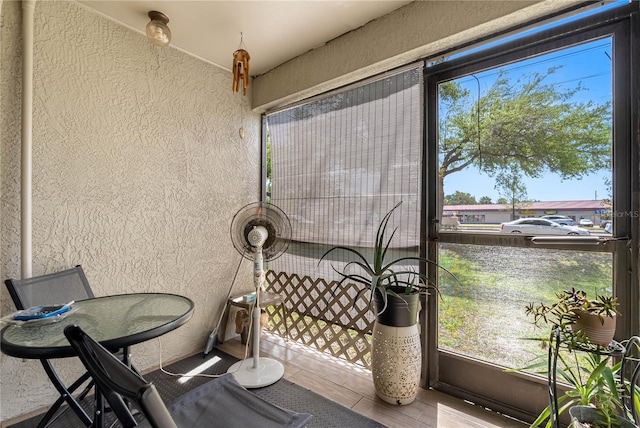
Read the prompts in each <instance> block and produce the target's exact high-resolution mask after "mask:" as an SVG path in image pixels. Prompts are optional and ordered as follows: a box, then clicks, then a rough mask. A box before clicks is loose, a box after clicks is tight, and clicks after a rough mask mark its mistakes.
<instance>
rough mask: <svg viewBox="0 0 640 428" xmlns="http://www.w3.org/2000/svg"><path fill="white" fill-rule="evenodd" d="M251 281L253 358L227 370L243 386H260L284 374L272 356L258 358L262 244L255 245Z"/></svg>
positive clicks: (282, 368) (262, 264)
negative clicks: (253, 292) (252, 291)
mask: <svg viewBox="0 0 640 428" xmlns="http://www.w3.org/2000/svg"><path fill="white" fill-rule="evenodd" d="M255 249H256V252H255V260H254V276H253V283H254V285H255V287H256V303H255V306H254V308H253V331H252V334H253V338H252V344H253V358H247V359H245V360H242V361H238V362H237V363H235V364H234V365H232V366H231V367H229V370H227V373H233V375H234V376H235V378H236V381H238V383H239V384H240V385H242V386H244V387H245V388H261V387H263V386H268V385H271V384H273V383H275V382H277V381H278V380H280V378H282V376H283V375H284V366H283V365H282V363H281V362H280V361H277V360H274V359H272V358H260V333H261V330H262V327H261V326H260V291H261V290H262V284H263V283H264V261H263V257H262V245H260V246H256V247H255Z"/></svg>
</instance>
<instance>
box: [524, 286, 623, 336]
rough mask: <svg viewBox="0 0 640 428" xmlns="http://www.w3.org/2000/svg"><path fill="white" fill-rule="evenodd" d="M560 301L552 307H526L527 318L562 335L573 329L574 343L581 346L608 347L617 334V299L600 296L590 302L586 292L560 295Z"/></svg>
mask: <svg viewBox="0 0 640 428" xmlns="http://www.w3.org/2000/svg"><path fill="white" fill-rule="evenodd" d="M556 297H557V300H556V301H555V302H553V303H551V304H546V303H537V304H536V303H530V304H528V305H527V306H526V308H525V311H526V313H527V315H530V316H533V323H534V324H535V325H536V326H538V327H540V326H541V325H543V324H544V325H551V326H552V328H559V329H560V330H562V331H565V330H567V328H570V329H571V331H572V332H573V333H574V334H573V335H572V339H573V340H576V341H578V342H582V343H586V342H590V343H593V344H596V345H599V346H605V347H606V346H608V345H609V344H610V343H611V341H612V340H613V336H614V334H615V331H616V316H617V315H620V313H619V312H618V310H617V307H618V301H617V298H616V297H612V296H605V295H598V294H596V296H595V298H594V299H589V298H588V297H587V293H586V292H585V291H583V290H576V289H575V288H572V289H571V290H565V291H563V292H562V293H557V294H556Z"/></svg>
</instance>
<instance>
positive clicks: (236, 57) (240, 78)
mask: <svg viewBox="0 0 640 428" xmlns="http://www.w3.org/2000/svg"><path fill="white" fill-rule="evenodd" d="M244 47H245V46H244V43H243V42H242V33H240V46H238V50H236V51H235V52H234V53H233V92H239V91H240V82H242V95H247V88H248V87H249V58H250V57H249V52H247V51H246V50H245V49H244Z"/></svg>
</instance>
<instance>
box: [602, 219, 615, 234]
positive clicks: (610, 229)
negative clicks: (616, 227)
mask: <svg viewBox="0 0 640 428" xmlns="http://www.w3.org/2000/svg"><path fill="white" fill-rule="evenodd" d="M603 229H604V231H605V232H606V233H613V223H612V222H610V221H605V222H604V225H603Z"/></svg>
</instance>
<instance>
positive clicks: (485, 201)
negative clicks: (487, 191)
mask: <svg viewBox="0 0 640 428" xmlns="http://www.w3.org/2000/svg"><path fill="white" fill-rule="evenodd" d="M478 203H479V204H483V205H486V204H492V203H493V202H491V198H490V197H489V196H483V197H481V198H480V200H478Z"/></svg>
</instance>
